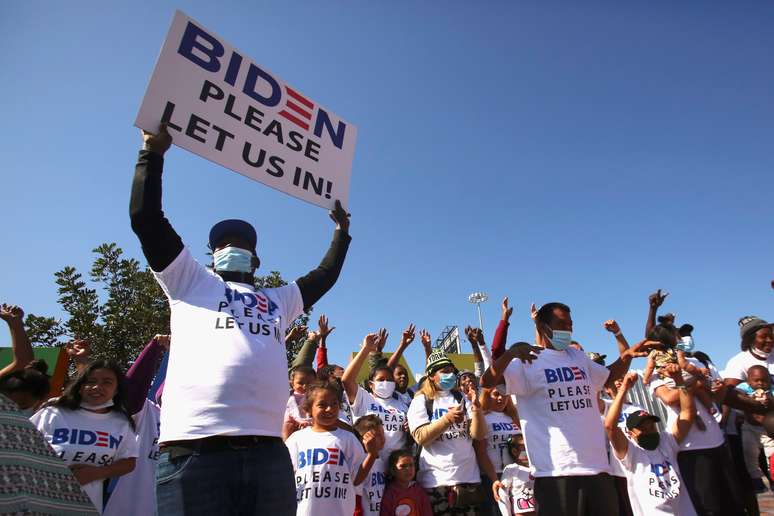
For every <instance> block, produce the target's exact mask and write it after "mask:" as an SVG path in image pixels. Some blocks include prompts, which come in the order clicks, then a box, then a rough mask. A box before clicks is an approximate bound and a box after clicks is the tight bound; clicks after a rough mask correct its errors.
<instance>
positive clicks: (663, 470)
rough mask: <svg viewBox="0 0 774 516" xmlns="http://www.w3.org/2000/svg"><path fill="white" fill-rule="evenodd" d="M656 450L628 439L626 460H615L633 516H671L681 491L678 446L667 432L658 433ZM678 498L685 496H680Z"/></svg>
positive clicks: (677, 510)
mask: <svg viewBox="0 0 774 516" xmlns="http://www.w3.org/2000/svg"><path fill="white" fill-rule="evenodd" d="M660 435H661V438H660V440H659V445H658V448H656V449H655V450H645V449H643V448H640V447H639V446H638V445H637V444H636V443H635V442H634V441H632V440H631V439H629V446H628V448H627V451H626V456H625V457H624V458H623V459H619V458H618V457H617V456H616V457H615V460H616V461H618V462H619V464H620V465H621V466H622V468H623V470H624V471H625V472H626V478H627V480H628V489H629V498H630V499H631V502H632V512H634V515H635V516H653V515H660V514H663V515H665V516H666V515H674V514H681V513H680V511H679V507H680V501H679V498H680V496H681V492H682V489H681V487H680V485H681V481H680V471H679V469H678V465H677V452H678V450H679V446H678V444H677V441H676V440H675V438H674V436H672V434H671V433H669V432H661V433H660ZM682 496H687V494H686V495H682Z"/></svg>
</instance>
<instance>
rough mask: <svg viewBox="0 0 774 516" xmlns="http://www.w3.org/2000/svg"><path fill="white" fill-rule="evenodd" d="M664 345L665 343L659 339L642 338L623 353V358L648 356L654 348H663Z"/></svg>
mask: <svg viewBox="0 0 774 516" xmlns="http://www.w3.org/2000/svg"><path fill="white" fill-rule="evenodd" d="M663 347H664V345H663V344H662V343H660V342H659V341H657V340H648V339H645V340H641V341H639V342H638V343H637V344H635V345H634V346H632V347H630V348H629V349H627V350H626V351H624V352H623V353H621V358H629V359H632V358H643V357H647V356H648V354H649V353H650V352H651V351H653V350H654V349H661V348H663Z"/></svg>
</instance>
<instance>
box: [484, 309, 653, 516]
mask: <svg viewBox="0 0 774 516" xmlns="http://www.w3.org/2000/svg"><path fill="white" fill-rule="evenodd" d="M532 316H533V319H534V321H535V329H536V340H537V344H538V346H531V345H529V344H527V343H517V344H515V345H513V346H511V348H510V349H509V350H508V351H506V352H505V354H503V355H502V356H500V357H499V358H498V359H497V360H495V362H494V363H493V364H492V367H490V368H489V369H487V371H486V372H485V373H484V376H482V378H481V384H482V386H483V387H495V385H496V384H497V383H499V378H500V376H504V378H505V385H506V388H507V392H508V394H515V395H516V398H517V400H518V409H519V417H520V419H521V427H522V432H524V438H525V441H526V445H527V454H528V456H529V461H530V464H531V465H532V467H533V468H534V472H533V475H534V476H535V499H536V501H537V506H538V507H537V510H538V512H539V513H540V514H551V515H552V516H553V515H557V516H561V515H573V516H583V515H588V516H592V515H593V516H606V515H610V516H612V515H616V514H618V502H617V493H616V490H615V486H614V484H613V480H612V478H611V477H610V475H609V474H608V473H609V463H608V458H607V449H606V446H605V440H604V438H603V435H604V429H603V425H602V420H601V419H600V417H599V409H598V405H597V395H598V393H599V391H600V390H602V388H603V386H604V385H605V384H607V383H612V382H614V381H615V380H616V379H619V378H621V377H622V376H623V375H624V374H625V373H626V371H627V370H628V368H629V364H630V362H631V359H632V358H634V357H640V356H647V353H646V352H644V351H640V350H641V349H642V348H643V347H644V346H645V341H643V342H640V343H638V344H636V345H634V346H632V347H631V348H628V349H624V350H622V352H621V357H620V358H619V359H618V360H617V361H616V362H614V363H613V364H611V365H610V367H609V368H606V367H605V366H602V365H600V364H597V363H595V362H593V361H592V360H591V359H590V358H589V357H588V356H587V355H586V354H585V353H584V352H582V351H578V350H577V349H574V348H572V347H570V343H571V342H572V329H573V327H572V318H571V316H570V308H569V307H568V306H567V305H565V304H563V303H547V304H545V305H543V306H542V307H541V308H540V310H535V307H534V305H533V312H532ZM514 358H518V359H519V360H516V361H514V360H513V359H514Z"/></svg>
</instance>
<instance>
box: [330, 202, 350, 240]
mask: <svg viewBox="0 0 774 516" xmlns="http://www.w3.org/2000/svg"><path fill="white" fill-rule="evenodd" d="M328 216H329V217H330V218H331V220H332V221H333V222H335V223H336V229H340V230H342V231H344V232H345V233H348V232H349V217H350V214H349V213H347V211H346V210H345V209H344V208H343V207H342V206H341V201H339V200H338V199H337V200H336V205H335V207H334V208H333V209H332V210H331V211H330V212H328Z"/></svg>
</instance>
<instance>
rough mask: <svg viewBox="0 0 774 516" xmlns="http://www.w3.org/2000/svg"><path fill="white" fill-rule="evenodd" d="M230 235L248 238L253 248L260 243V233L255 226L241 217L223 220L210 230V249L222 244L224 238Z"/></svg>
mask: <svg viewBox="0 0 774 516" xmlns="http://www.w3.org/2000/svg"><path fill="white" fill-rule="evenodd" d="M229 236H239V237H241V238H244V239H245V240H247V242H248V243H249V244H250V247H251V249H255V246H256V245H257V244H258V235H257V234H256V232H255V228H254V227H253V225H252V224H250V223H249V222H245V221H244V220H239V219H228V220H221V221H220V222H218V223H217V224H215V225H214V226H212V229H211V230H210V249H213V250H214V249H215V246H217V245H218V244H220V243H221V242H222V241H223V239H225V238H226V237H229Z"/></svg>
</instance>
